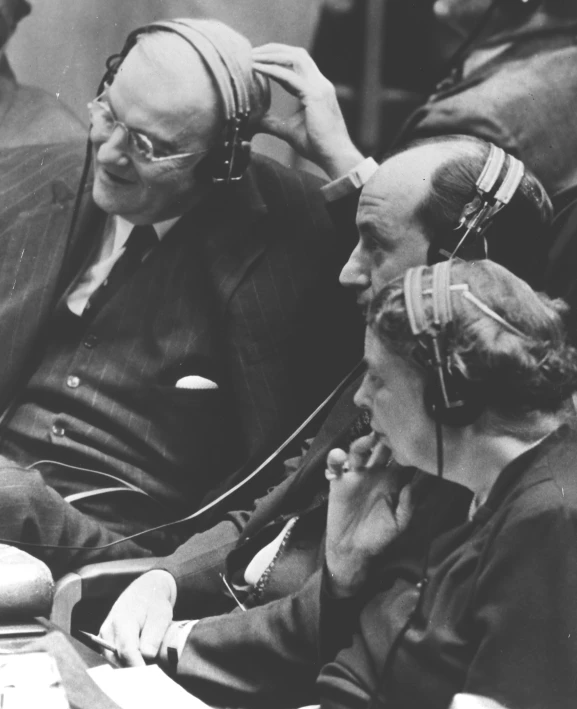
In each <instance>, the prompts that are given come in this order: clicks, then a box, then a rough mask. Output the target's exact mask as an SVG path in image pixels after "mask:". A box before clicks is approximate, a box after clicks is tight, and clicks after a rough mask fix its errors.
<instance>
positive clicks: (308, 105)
mask: <svg viewBox="0 0 577 709" xmlns="http://www.w3.org/2000/svg"><path fill="white" fill-rule="evenodd" d="M434 8H435V13H436V15H437V17H438V19H439V20H440V21H441V22H443V23H445V24H449V25H451V26H452V27H453V28H454V29H456V30H457V31H458V32H459V33H460V34H462V35H463V36H466V35H468V34H469V33H471V32H472V31H474V29H475V27H476V26H478V25H479V23H480V22H482V21H484V18H485V17H486V18H487V22H486V25H485V27H484V30H483V32H482V34H481V35H480V37H479V38H478V40H477V41H476V42H475V43H474V44H473V46H472V47H470V48H469V51H468V52H467V53H466V54H465V56H461V57H460V60H459V61H458V63H457V66H456V67H455V68H454V70H453V71H452V72H451V74H450V76H449V77H448V78H447V79H446V80H444V81H442V82H441V83H440V84H439V85H438V86H437V87H436V88H435V90H434V92H433V93H432V95H431V96H430V97H429V99H428V100H427V101H426V102H425V104H424V105H423V106H421V107H420V108H418V109H417V110H416V111H415V112H414V113H413V115H412V116H410V117H409V118H408V120H407V122H406V124H405V126H404V128H403V130H402V132H401V134H400V135H399V136H398V137H397V139H396V141H395V145H402V144H403V143H405V142H407V141H409V140H414V139H417V138H425V137H429V136H435V135H448V134H452V133H465V134H468V135H475V136H478V137H479V138H484V139H485V140H488V141H491V142H493V143H495V144H496V145H499V146H500V147H502V148H504V149H505V150H507V151H508V152H510V153H512V154H513V155H516V156H517V157H518V158H520V159H521V160H523V162H524V163H525V164H526V165H527V167H529V168H530V169H531V170H532V171H533V172H534V173H535V175H536V176H537V177H538V178H539V180H541V182H542V183H543V185H544V186H545V189H546V190H547V191H548V192H549V193H550V194H551V195H553V194H555V193H557V192H558V191H560V190H562V189H565V188H566V187H568V186H570V185H573V184H575V183H576V182H577V166H576V163H575V160H574V156H575V155H576V154H577V132H576V131H575V130H574V129H573V125H574V118H573V117H574V116H575V113H576V112H577V74H576V73H575V65H576V63H577V45H576V43H575V37H576V35H577V3H575V2H572V1H570V2H563V0H528V1H526V2H525V1H524V0H438V1H437V2H436V3H435V6H434ZM254 57H255V62H256V64H255V66H257V67H258V69H259V71H262V72H264V73H265V74H267V75H268V76H269V77H271V78H273V79H276V80H278V81H279V82H281V84H282V86H283V87H284V88H286V89H287V90H289V91H290V92H291V93H292V94H294V95H295V96H297V97H298V98H300V100H301V101H302V104H303V111H299V112H298V113H297V114H296V115H295V117H293V118H289V119H285V118H284V117H283V118H282V119H280V118H277V117H274V116H270V117H268V118H267V120H266V121H265V127H266V128H267V130H268V131H269V132H271V133H273V134H274V135H277V136H279V137H282V138H284V139H285V140H288V141H289V142H290V143H291V144H292V145H293V147H294V148H295V149H296V150H297V151H298V152H299V153H302V154H304V155H305V156H306V157H308V158H309V159H311V160H312V161H313V162H316V163H319V164H320V165H321V166H322V167H323V169H324V170H325V171H326V172H327V174H328V175H329V176H330V177H331V178H332V179H337V178H342V179H343V180H345V179H347V175H348V178H349V179H351V178H352V179H353V180H354V183H355V184H356V185H357V186H358V185H360V184H363V183H364V182H365V181H366V179H367V175H370V174H371V167H370V165H371V164H370V162H367V163H363V156H362V154H361V153H360V152H359V151H358V150H357V149H356V148H355V146H354V145H353V144H352V142H351V140H350V138H349V136H348V133H347V130H346V127H345V124H344V121H343V119H342V115H341V112H340V109H339V105H338V102H337V100H336V95H335V91H334V87H333V86H332V84H331V83H330V82H329V81H328V80H327V79H325V77H323V76H322V74H321V73H320V72H319V71H318V69H317V67H316V65H315V64H314V62H313V61H312V59H311V58H310V56H309V55H308V54H307V53H306V52H305V50H303V49H300V48H297V47H288V46H286V45H281V44H269V45H265V46H263V47H259V48H257V49H255V52H254ZM303 115H304V117H305V120H304V122H303ZM304 123H306V124H308V126H309V130H308V131H301V130H298V128H301V127H302V126H303V125H304ZM313 124H314V125H313ZM311 126H312V127H313V128H314V133H313V134H311V133H310V127H311ZM307 135H313V136H314V138H315V139H313V140H307ZM323 136H324V138H323ZM372 169H373V170H374V164H373V167H372ZM349 171H350V174H349Z"/></svg>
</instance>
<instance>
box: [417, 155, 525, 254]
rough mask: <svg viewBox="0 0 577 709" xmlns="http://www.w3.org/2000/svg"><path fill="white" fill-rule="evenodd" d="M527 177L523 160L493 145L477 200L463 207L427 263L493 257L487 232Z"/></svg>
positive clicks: (477, 185) (479, 182)
mask: <svg viewBox="0 0 577 709" xmlns="http://www.w3.org/2000/svg"><path fill="white" fill-rule="evenodd" d="M524 174H525V166H524V165H523V163H522V162H521V161H520V160H517V158H514V157H513V156H512V155H509V154H508V153H506V152H505V151H504V150H503V149H502V148H498V147H497V146H496V145H493V144H491V146H490V150H489V155H488V157H487V160H486V161H485V165H484V167H483V169H482V170H481V174H480V175H479V178H478V179H477V182H476V183H475V193H476V194H475V197H474V198H473V200H472V201H471V202H469V203H468V204H466V205H465V207H464V208H463V211H462V212H461V216H460V219H459V223H458V224H457V226H456V228H455V229H454V230H453V231H452V232H449V233H448V234H443V236H442V237H441V238H437V239H434V240H433V241H432V242H431V245H430V247H429V251H428V256H427V263H429V264H434V263H438V262H439V261H442V260H444V259H452V258H455V257H456V256H457V255H459V257H460V258H462V259H464V260H466V261H472V260H475V259H484V258H490V254H489V247H488V244H487V240H486V238H485V232H486V231H487V229H488V227H489V226H490V225H491V224H492V222H493V220H494V218H495V217H496V215H497V214H498V213H499V212H500V211H501V210H502V209H503V207H505V206H507V205H508V204H509V203H510V202H511V200H512V199H513V197H514V196H515V193H516V192H517V189H518V188H519V185H520V184H521V181H522V179H523V176H524Z"/></svg>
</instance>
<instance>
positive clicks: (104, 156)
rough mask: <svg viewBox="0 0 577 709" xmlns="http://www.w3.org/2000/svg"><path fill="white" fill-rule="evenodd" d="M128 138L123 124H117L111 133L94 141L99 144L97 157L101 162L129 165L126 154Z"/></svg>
mask: <svg viewBox="0 0 577 709" xmlns="http://www.w3.org/2000/svg"><path fill="white" fill-rule="evenodd" d="M126 140H127V136H126V134H125V131H124V129H123V128H122V126H119V125H116V126H115V127H114V129H113V130H112V132H111V133H110V135H109V136H108V137H106V138H104V137H103V138H101V139H100V140H95V141H94V142H95V143H96V145H98V150H97V157H98V160H99V162H102V163H107V164H109V165H111V164H114V165H121V166H124V165H128V163H129V159H128V156H127V154H126Z"/></svg>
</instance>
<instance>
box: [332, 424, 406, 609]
mask: <svg viewBox="0 0 577 709" xmlns="http://www.w3.org/2000/svg"><path fill="white" fill-rule="evenodd" d="M390 461H391V459H390V452H389V450H388V449H387V448H386V447H385V446H384V445H383V444H382V443H377V442H376V437H375V436H374V435H370V436H365V437H364V438H360V439H359V440H358V441H355V443H353V445H352V446H351V449H350V451H349V454H348V455H347V454H346V453H345V452H344V451H342V450H340V449H335V450H333V451H331V452H330V453H329V456H328V458H327V471H326V477H327V479H328V480H329V481H330V494H329V509H328V518H327V541H326V563H327V568H328V572H329V578H330V583H331V590H332V592H333V593H334V594H335V595H337V596H339V597H346V596H352V595H354V594H355V593H356V592H357V591H358V590H359V588H360V587H361V586H362V585H363V583H364V582H365V580H366V577H367V573H368V569H369V566H370V562H371V560H372V559H373V558H374V557H375V556H377V555H378V554H380V553H381V552H382V551H383V550H384V549H385V548H386V547H387V546H388V544H390V542H391V541H392V540H393V539H395V538H396V537H398V536H399V534H400V533H401V532H403V531H404V530H405V529H406V527H407V525H408V523H409V520H410V518H411V514H412V504H411V497H410V488H409V485H406V484H405V485H404V486H403V484H402V482H401V479H400V476H399V475H398V472H399V466H398V465H396V464H395V463H391V462H390Z"/></svg>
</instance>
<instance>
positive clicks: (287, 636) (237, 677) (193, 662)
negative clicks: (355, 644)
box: [178, 571, 321, 707]
mask: <svg viewBox="0 0 577 709" xmlns="http://www.w3.org/2000/svg"><path fill="white" fill-rule="evenodd" d="M320 587H321V572H320V571H318V572H317V573H316V574H314V575H313V576H312V577H311V578H310V579H309V581H308V582H307V583H306V584H305V585H304V586H303V587H302V589H300V590H299V591H298V592H297V593H295V594H292V595H290V596H287V597H285V598H282V599H280V600H278V601H273V602H272V603H269V604H267V605H265V606H259V607H256V608H251V609H249V610H247V611H246V612H243V611H240V610H239V611H235V612H233V613H230V614H228V615H226V616H218V617H213V618H205V619H204V620H201V621H200V622H199V623H197V624H196V625H195V626H194V628H193V629H192V631H191V633H190V635H189V637H188V639H187V642H186V646H185V648H184V651H183V653H182V655H181V657H180V660H179V663H178V678H179V681H180V682H181V683H182V684H183V685H184V686H185V687H186V688H187V689H188V690H189V691H191V692H192V693H193V694H194V695H195V696H197V697H199V698H200V699H202V700H203V701H205V702H207V703H209V704H211V705H213V706H236V707H244V706H253V707H254V706H266V705H268V706H275V707H279V706H299V705H304V704H307V703H315V701H316V700H315V697H316V694H315V688H314V685H315V680H316V677H317V675H318V672H319V669H320V660H319V651H318V618H319V595H320ZM313 700H314V701H313Z"/></svg>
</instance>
